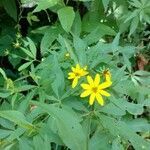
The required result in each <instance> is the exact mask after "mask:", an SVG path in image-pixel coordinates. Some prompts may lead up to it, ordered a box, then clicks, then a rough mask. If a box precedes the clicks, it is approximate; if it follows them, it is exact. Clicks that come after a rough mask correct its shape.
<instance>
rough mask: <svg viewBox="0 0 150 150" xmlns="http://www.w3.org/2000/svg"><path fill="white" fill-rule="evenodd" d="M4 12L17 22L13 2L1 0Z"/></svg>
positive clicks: (14, 2)
mask: <svg viewBox="0 0 150 150" xmlns="http://www.w3.org/2000/svg"><path fill="white" fill-rule="evenodd" d="M2 3H3V6H4V8H5V10H6V12H7V13H8V14H9V15H10V16H11V17H12V18H13V19H14V20H15V21H17V7H16V1H15V0H2Z"/></svg>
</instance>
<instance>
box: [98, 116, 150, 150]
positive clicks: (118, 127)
mask: <svg viewBox="0 0 150 150" xmlns="http://www.w3.org/2000/svg"><path fill="white" fill-rule="evenodd" d="M98 116H99V119H100V123H102V125H103V126H104V127H105V128H106V129H108V130H109V132H110V133H111V134H112V135H114V136H116V137H117V136H118V137H123V138H125V139H126V140H128V141H130V142H131V144H132V145H133V147H134V148H135V150H141V149H145V150H148V149H149V147H150V143H149V142H148V141H146V140H144V139H143V138H142V137H141V136H139V135H138V134H136V133H135V132H134V131H133V130H132V129H131V128H130V126H128V125H127V124H126V123H125V122H123V121H118V120H117V119H114V118H112V117H108V116H106V115H102V114H98Z"/></svg>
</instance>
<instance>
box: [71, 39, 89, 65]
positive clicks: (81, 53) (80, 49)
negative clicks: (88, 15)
mask: <svg viewBox="0 0 150 150" xmlns="http://www.w3.org/2000/svg"><path fill="white" fill-rule="evenodd" d="M73 44H74V48H75V52H76V54H77V56H78V60H79V63H80V64H81V65H83V66H82V67H84V66H86V65H87V60H86V59H87V58H86V51H85V49H86V47H87V44H86V42H84V41H83V40H82V39H80V38H79V37H77V36H74V38H73Z"/></svg>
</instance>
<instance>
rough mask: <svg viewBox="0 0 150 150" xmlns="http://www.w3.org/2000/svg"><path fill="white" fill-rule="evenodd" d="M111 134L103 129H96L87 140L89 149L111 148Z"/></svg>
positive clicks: (105, 149)
mask: <svg viewBox="0 0 150 150" xmlns="http://www.w3.org/2000/svg"><path fill="white" fill-rule="evenodd" d="M111 140H112V137H111V135H110V134H109V133H108V132H105V131H96V132H95V133H94V135H93V136H92V137H91V138H90V140H89V150H111V144H110V143H109V141H111Z"/></svg>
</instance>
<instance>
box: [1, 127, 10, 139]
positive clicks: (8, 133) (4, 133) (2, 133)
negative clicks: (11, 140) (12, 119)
mask: <svg viewBox="0 0 150 150" xmlns="http://www.w3.org/2000/svg"><path fill="white" fill-rule="evenodd" d="M11 132H12V131H10V130H3V129H0V139H3V138H5V137H7V136H8V135H10V134H11Z"/></svg>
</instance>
